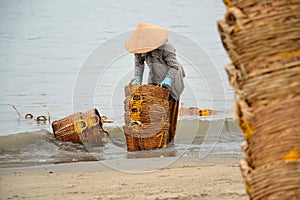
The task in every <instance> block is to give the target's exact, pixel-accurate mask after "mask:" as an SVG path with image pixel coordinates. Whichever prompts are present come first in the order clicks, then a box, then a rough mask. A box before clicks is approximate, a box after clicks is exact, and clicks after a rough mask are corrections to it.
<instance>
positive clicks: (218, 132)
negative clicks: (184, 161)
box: [0, 118, 243, 168]
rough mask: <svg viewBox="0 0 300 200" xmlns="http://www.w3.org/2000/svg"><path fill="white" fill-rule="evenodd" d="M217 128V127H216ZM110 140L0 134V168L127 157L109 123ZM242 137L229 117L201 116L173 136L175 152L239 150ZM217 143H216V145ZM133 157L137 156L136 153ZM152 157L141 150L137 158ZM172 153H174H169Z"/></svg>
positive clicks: (184, 123) (40, 132)
mask: <svg viewBox="0 0 300 200" xmlns="http://www.w3.org/2000/svg"><path fill="white" fill-rule="evenodd" d="M217 127H219V128H217ZM107 129H108V130H109V131H110V133H111V138H110V139H103V145H101V146H87V145H82V144H75V143H71V142H61V141H57V140H56V139H55V137H54V135H53V133H52V132H50V131H48V130H44V129H42V130H38V131H31V132H22V133H17V134H11V135H6V136H0V167H2V168H3V167H16V166H28V165H41V164H50V163H51V164H53V163H66V162H78V161H93V160H110V159H127V158H130V156H129V157H128V155H131V154H132V153H131V154H128V152H127V150H126V142H125V138H124V133H123V129H122V128H121V127H120V126H113V125H110V126H109V127H107ZM242 140H243V136H242V133H241V131H240V129H239V126H238V125H237V123H236V122H235V121H234V120H233V119H230V118H228V119H225V120H210V119H208V118H207V119H205V118H190V119H181V120H179V121H178V128H177V133H176V137H175V144H176V148H175V150H174V152H175V154H182V153H183V152H184V151H190V152H194V151H196V150H199V149H200V148H202V149H207V150H205V151H210V150H211V148H212V147H213V146H215V148H214V150H213V151H212V152H213V153H215V154H218V153H219V154H222V153H224V152H229V153H232V154H236V153H240V143H241V141H242ZM216 144H217V145H216ZM169 150H170V149H162V150H159V151H155V152H156V153H155V155H156V154H157V155H164V156H167V155H170V156H171V154H169V153H167V152H168V151H169ZM136 154H137V155H135V154H134V155H135V156H134V157H139V156H141V155H140V153H136ZM146 154H149V155H148V156H153V155H152V154H153V152H150V153H149V152H148V153H147V152H146V153H145V152H144V153H142V156H141V157H145V156H147V155H146ZM172 156H174V155H173V154H172Z"/></svg>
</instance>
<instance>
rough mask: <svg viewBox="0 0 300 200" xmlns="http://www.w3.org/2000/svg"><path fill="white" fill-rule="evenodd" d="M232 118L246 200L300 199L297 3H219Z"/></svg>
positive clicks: (299, 30) (237, 0)
mask: <svg viewBox="0 0 300 200" xmlns="http://www.w3.org/2000/svg"><path fill="white" fill-rule="evenodd" d="M223 2H224V3H225V5H226V7H227V11H226V14H225V17H224V19H221V20H218V30H219V33H220V36H221V40H222V43H223V46H224V48H225V50H226V51H227V54H228V55H229V57H230V59H231V61H232V64H230V65H227V66H226V72H227V74H228V77H229V81H230V84H231V85H232V87H234V94H235V96H234V102H235V103H234V112H235V118H236V119H237V120H238V123H239V125H240V127H241V129H242V131H243V134H244V137H245V139H246V141H245V142H243V144H242V149H243V157H244V160H243V161H241V165H240V166H241V172H242V175H243V178H244V180H245V187H246V191H247V193H248V195H249V196H250V198H251V199H299V198H300V172H299V169H300V166H299V162H300V151H299V150H300V139H299V138H300V135H299V133H300V128H299V127H300V115H299V113H300V90H299V88H300V49H299V46H300V40H299V38H300V26H299V24H300V14H299V13H300V12H299V10H300V1H299V0H289V1H286V0H223Z"/></svg>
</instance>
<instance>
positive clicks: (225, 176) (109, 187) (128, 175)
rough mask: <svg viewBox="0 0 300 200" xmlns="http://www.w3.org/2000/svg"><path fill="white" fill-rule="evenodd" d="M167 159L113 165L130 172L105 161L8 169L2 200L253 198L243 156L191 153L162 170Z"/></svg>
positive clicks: (0, 182) (2, 176) (1, 175)
mask: <svg viewBox="0 0 300 200" xmlns="http://www.w3.org/2000/svg"><path fill="white" fill-rule="evenodd" d="M167 159H170V158H143V159H125V160H115V161H110V163H109V166H122V169H125V171H130V172H124V171H123V172H122V171H120V170H114V169H112V168H110V167H107V166H105V165H103V164H101V163H100V162H77V163H69V164H54V165H47V166H38V167H27V168H9V169H3V168H2V169H0V193H1V197H0V199H157V200H158V199H186V200H190V199H204V200H205V199H222V200H226V199H241V200H243V199H249V198H248V196H247V195H246V192H245V189H244V184H243V180H242V177H241V173H240V170H239V164H238V163H239V160H240V156H239V155H209V156H207V157H205V158H203V159H199V158H198V157H197V156H196V155H194V156H193V155H190V156H184V157H181V158H179V159H178V160H177V161H176V162H174V163H173V164H172V165H169V166H165V167H164V168H162V169H157V168H155V167H153V166H155V163H156V162H161V161H162V160H164V161H165V160H167ZM106 164H108V163H106ZM151 166H152V167H153V168H151ZM126 169H128V170H126ZM146 171H151V172H146Z"/></svg>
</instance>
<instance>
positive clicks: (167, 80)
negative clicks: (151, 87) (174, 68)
mask: <svg viewBox="0 0 300 200" xmlns="http://www.w3.org/2000/svg"><path fill="white" fill-rule="evenodd" d="M159 85H160V86H161V87H162V86H167V87H171V85H172V80H171V79H170V78H169V77H166V78H165V79H164V80H163V81H162V82H161V83H160V84H159Z"/></svg>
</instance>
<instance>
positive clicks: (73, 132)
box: [52, 109, 109, 144]
mask: <svg viewBox="0 0 300 200" xmlns="http://www.w3.org/2000/svg"><path fill="white" fill-rule="evenodd" d="M52 129H53V133H54V136H55V138H56V139H57V140H60V141H68V142H74V143H94V144H101V138H103V136H104V133H105V134H106V135H109V133H108V132H107V131H106V130H104V129H103V123H102V120H101V117H100V114H99V112H98V110H97V109H91V110H88V111H86V112H85V113H81V112H78V113H75V114H72V115H70V116H68V117H65V118H63V119H60V120H56V121H53V122H52Z"/></svg>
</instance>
